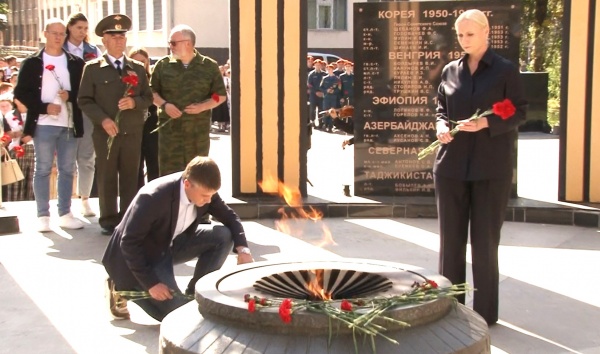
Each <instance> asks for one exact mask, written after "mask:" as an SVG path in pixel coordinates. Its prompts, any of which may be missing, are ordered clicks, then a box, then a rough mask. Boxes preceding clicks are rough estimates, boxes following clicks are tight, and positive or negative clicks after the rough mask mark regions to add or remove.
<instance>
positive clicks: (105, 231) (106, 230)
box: [100, 226, 115, 236]
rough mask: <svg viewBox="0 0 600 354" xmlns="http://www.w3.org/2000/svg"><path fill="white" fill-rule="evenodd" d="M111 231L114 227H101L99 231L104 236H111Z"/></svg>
mask: <svg viewBox="0 0 600 354" xmlns="http://www.w3.org/2000/svg"><path fill="white" fill-rule="evenodd" d="M113 231H115V228H114V227H111V226H107V227H103V228H102V229H101V230H100V233H101V234H102V235H104V236H112V234H113Z"/></svg>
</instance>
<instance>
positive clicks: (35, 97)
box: [14, 19, 84, 232]
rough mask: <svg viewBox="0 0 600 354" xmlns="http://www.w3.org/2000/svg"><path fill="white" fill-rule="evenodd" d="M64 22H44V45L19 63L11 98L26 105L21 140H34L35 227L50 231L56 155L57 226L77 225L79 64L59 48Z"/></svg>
mask: <svg viewBox="0 0 600 354" xmlns="http://www.w3.org/2000/svg"><path fill="white" fill-rule="evenodd" d="M65 36H66V26H65V24H64V22H63V21H62V20H60V19H50V20H48V21H47V22H46V29H45V31H44V37H46V45H45V47H44V49H42V50H41V51H39V52H37V53H35V54H33V55H31V56H29V57H27V58H26V59H25V60H23V62H22V63H21V70H20V74H19V76H18V81H17V86H16V87H15V90H14V95H15V98H16V99H18V100H19V101H21V102H22V103H23V104H24V105H25V106H26V107H27V119H26V121H25V128H24V130H23V138H22V139H21V141H22V142H23V143H27V142H29V141H31V140H32V139H34V141H35V144H34V148H35V156H36V159H35V171H34V177H33V181H34V182H33V185H34V193H35V201H36V204H37V216H38V221H39V225H38V231H40V232H46V231H50V230H51V229H50V204H49V199H50V173H51V171H52V166H53V162H54V157H55V155H56V166H57V168H58V215H59V217H60V220H59V226H60V227H63V228H67V229H80V228H82V227H83V223H82V222H81V221H80V220H78V219H76V218H74V217H73V215H72V214H71V196H72V194H73V172H74V169H75V149H76V147H77V139H76V138H79V137H81V136H82V135H83V117H82V114H81V110H80V109H79V106H78V105H77V102H76V98H77V93H78V90H79V81H80V80H81V75H82V72H83V66H84V62H83V60H82V59H81V58H78V57H76V56H74V55H72V54H70V53H67V52H66V51H65V50H63V48H62V45H63V42H64V39H65Z"/></svg>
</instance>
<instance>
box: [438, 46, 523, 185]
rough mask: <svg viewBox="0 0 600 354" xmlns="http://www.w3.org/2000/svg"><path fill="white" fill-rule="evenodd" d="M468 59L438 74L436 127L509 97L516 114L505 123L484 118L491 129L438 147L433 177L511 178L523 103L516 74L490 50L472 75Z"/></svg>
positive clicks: (460, 135)
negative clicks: (439, 77) (439, 76)
mask: <svg viewBox="0 0 600 354" xmlns="http://www.w3.org/2000/svg"><path fill="white" fill-rule="evenodd" d="M467 59H468V55H465V57H463V58H461V59H459V60H455V61H453V62H450V63H449V64H448V65H446V66H445V67H444V70H443V71H442V82H441V83H440V86H439V88H438V95H437V98H438V106H437V109H436V120H437V123H438V124H439V123H440V122H444V123H446V124H448V125H449V126H450V127H451V128H452V127H453V126H454V125H453V124H451V123H449V121H450V120H452V121H459V120H462V119H467V118H469V117H471V116H472V115H473V114H474V113H475V111H477V109H479V110H480V112H484V111H486V110H488V109H491V108H492V105H493V104H494V103H497V102H500V101H502V100H504V99H505V98H508V99H510V100H511V101H512V103H513V104H514V105H515V107H516V109H517V111H516V113H515V114H514V115H513V116H512V117H510V118H509V119H507V120H503V119H501V118H500V117H499V116H497V115H495V114H492V115H489V116H487V119H488V123H489V128H487V129H482V130H480V131H478V132H474V133H469V132H459V133H458V134H456V135H455V136H454V140H452V142H450V143H449V144H442V146H441V148H440V150H439V151H438V154H437V157H436V159H435V162H434V165H433V172H434V173H435V174H437V175H440V176H444V177H447V178H453V179H457V180H463V181H475V180H485V179H498V178H508V177H510V176H511V175H512V171H513V161H514V157H515V156H514V155H515V139H516V137H517V127H518V126H519V124H520V123H522V122H523V121H524V120H525V112H526V108H527V101H526V100H525V98H524V94H523V87H522V84H521V80H520V76H519V70H518V68H517V66H516V65H515V64H513V63H512V62H510V61H509V60H507V59H505V58H503V57H501V56H499V55H498V54H496V53H495V52H494V51H492V50H491V49H488V50H487V51H486V53H485V54H484V56H483V57H482V59H481V60H480V62H479V67H478V69H477V70H476V71H475V73H474V74H473V75H471V73H470V71H469V66H468V64H467Z"/></svg>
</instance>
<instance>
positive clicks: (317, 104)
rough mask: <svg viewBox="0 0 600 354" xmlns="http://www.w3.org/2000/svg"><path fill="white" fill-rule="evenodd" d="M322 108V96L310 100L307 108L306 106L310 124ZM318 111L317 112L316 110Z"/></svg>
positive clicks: (313, 122)
mask: <svg viewBox="0 0 600 354" xmlns="http://www.w3.org/2000/svg"><path fill="white" fill-rule="evenodd" d="M322 110H323V97H317V98H314V99H312V100H310V104H309V108H308V114H309V115H308V117H309V118H310V121H311V122H312V124H313V125H314V124H315V119H317V113H318V112H320V111H322ZM317 111H318V112H317Z"/></svg>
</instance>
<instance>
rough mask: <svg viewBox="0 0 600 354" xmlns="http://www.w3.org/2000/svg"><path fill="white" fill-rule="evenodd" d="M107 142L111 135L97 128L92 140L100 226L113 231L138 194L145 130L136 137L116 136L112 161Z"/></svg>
mask: <svg viewBox="0 0 600 354" xmlns="http://www.w3.org/2000/svg"><path fill="white" fill-rule="evenodd" d="M107 139H108V134H106V132H105V131H104V129H103V128H102V127H98V126H96V127H94V132H93V133H92V140H93V141H94V149H95V150H96V180H97V184H98V205H99V206H100V218H99V219H98V223H99V224H100V227H102V228H108V229H112V228H114V227H116V226H117V225H118V224H119V222H121V217H122V216H123V213H125V210H127V207H128V206H129V204H130V203H131V201H132V200H133V198H134V197H135V195H136V193H137V191H138V185H137V184H138V167H139V163H140V150H141V146H142V130H141V129H140V131H139V133H137V134H133V133H127V134H122V133H120V134H119V135H117V136H116V138H115V139H114V141H113V144H112V147H111V149H110V158H109V159H107V158H106V157H107V156H108V145H107V143H106V141H107ZM119 196H120V199H119V203H118V205H117V198H118V197H119ZM119 211H120V212H119Z"/></svg>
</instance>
